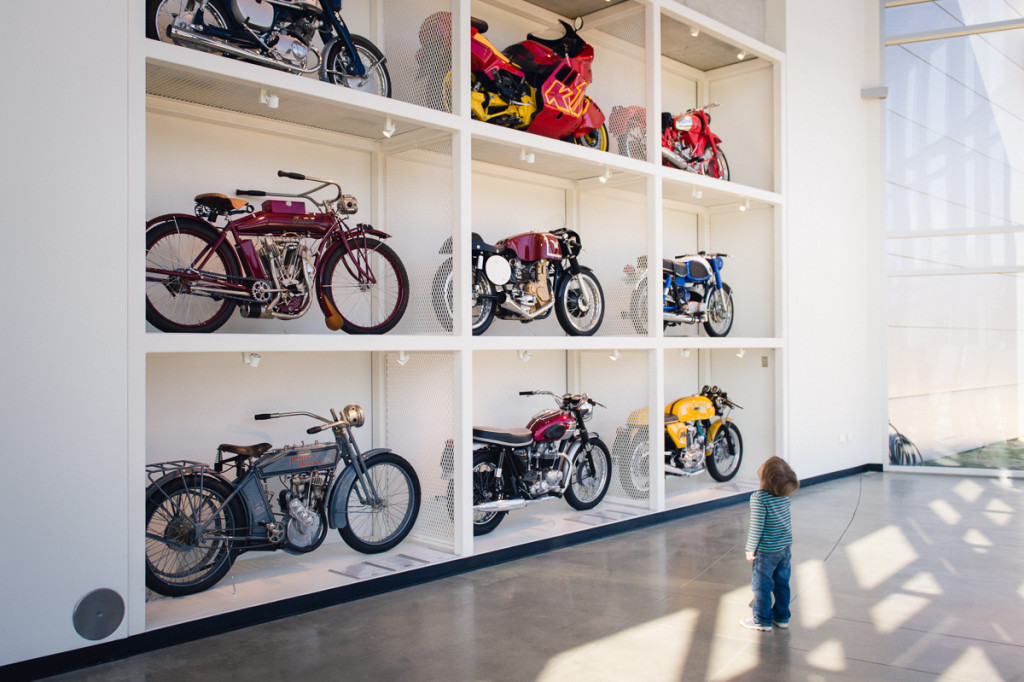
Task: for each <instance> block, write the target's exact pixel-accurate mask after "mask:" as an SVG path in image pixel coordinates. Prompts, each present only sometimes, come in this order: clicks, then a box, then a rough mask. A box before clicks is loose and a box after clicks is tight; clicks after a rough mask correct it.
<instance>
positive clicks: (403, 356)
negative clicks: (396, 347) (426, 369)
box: [398, 350, 409, 367]
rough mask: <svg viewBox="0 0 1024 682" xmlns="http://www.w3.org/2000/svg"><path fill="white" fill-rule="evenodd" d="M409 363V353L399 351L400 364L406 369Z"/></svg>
mask: <svg viewBox="0 0 1024 682" xmlns="http://www.w3.org/2000/svg"><path fill="white" fill-rule="evenodd" d="M407 362H409V352H408V351H404V350H401V351H398V364H399V365H400V366H402V367H405V363H407Z"/></svg>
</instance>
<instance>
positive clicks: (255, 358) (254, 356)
mask: <svg viewBox="0 0 1024 682" xmlns="http://www.w3.org/2000/svg"><path fill="white" fill-rule="evenodd" d="M262 359H263V358H261V357H260V354H259V353H242V362H243V363H245V364H247V365H249V366H250V367H252V368H253V369H256V368H257V367H259V366H260V360H262Z"/></svg>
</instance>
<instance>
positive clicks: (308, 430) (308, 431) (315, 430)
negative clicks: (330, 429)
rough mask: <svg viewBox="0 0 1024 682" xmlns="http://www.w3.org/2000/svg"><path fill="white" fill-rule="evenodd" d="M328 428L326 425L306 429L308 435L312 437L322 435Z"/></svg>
mask: <svg viewBox="0 0 1024 682" xmlns="http://www.w3.org/2000/svg"><path fill="white" fill-rule="evenodd" d="M326 428H327V426H326V425H324V426H310V427H309V428H308V429H306V433H308V434H309V435H311V436H312V435H313V434H314V433H320V432H321V431H323V430H324V429H326Z"/></svg>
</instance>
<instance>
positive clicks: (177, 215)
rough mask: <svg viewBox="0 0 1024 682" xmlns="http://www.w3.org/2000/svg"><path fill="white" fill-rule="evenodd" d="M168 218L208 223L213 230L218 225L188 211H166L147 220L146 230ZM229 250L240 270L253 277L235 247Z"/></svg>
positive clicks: (229, 244)
mask: <svg viewBox="0 0 1024 682" xmlns="http://www.w3.org/2000/svg"><path fill="white" fill-rule="evenodd" d="M168 220H187V221H190V222H196V223H202V224H203V225H206V226H207V227H209V228H210V229H212V230H217V228H216V227H214V226H213V225H211V224H210V223H208V222H207V221H205V220H203V219H202V218H197V217H195V216H194V215H190V214H188V213H164V214H163V215H158V216H157V217H155V218H150V219H149V220H147V221H146V231H147V232H148V231H149V229H150V228H152V227H153V226H154V225H157V224H159V223H162V222H166V221H168ZM217 231H218V232H219V231H220V230H217ZM228 246H231V243H230V242H228ZM228 251H230V252H231V258H233V259H234V261H235V265H237V266H238V272H244V273H246V276H249V277H252V276H253V275H252V273H250V272H248V270H247V269H246V268H243V267H242V262H241V261H239V260H238V254H237V253H236V251H235V249H234V248H230V249H228Z"/></svg>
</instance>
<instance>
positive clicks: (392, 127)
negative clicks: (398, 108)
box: [380, 116, 395, 137]
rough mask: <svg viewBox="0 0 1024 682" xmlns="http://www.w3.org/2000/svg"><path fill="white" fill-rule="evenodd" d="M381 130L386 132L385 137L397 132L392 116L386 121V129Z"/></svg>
mask: <svg viewBox="0 0 1024 682" xmlns="http://www.w3.org/2000/svg"><path fill="white" fill-rule="evenodd" d="M380 132H381V133H383V134H384V137H391V136H392V135H394V134H395V124H394V123H392V122H391V117H390V116H388V117H387V119H386V120H385V122H384V130H382V131H380Z"/></svg>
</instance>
